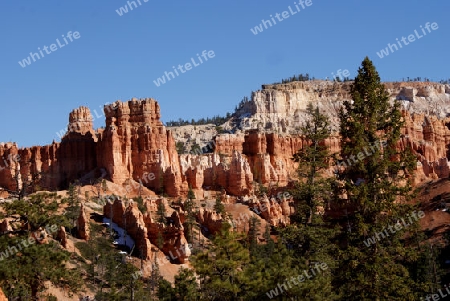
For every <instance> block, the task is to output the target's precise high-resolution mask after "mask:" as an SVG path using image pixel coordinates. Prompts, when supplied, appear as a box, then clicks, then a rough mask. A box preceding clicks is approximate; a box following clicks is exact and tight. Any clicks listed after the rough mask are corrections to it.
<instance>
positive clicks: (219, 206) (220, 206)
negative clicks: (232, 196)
mask: <svg viewBox="0 0 450 301" xmlns="http://www.w3.org/2000/svg"><path fill="white" fill-rule="evenodd" d="M214 210H215V211H216V212H217V213H219V214H220V215H221V216H225V213H226V211H225V205H224V204H223V203H222V196H221V195H220V194H219V193H218V194H217V195H216V203H215V204H214Z"/></svg>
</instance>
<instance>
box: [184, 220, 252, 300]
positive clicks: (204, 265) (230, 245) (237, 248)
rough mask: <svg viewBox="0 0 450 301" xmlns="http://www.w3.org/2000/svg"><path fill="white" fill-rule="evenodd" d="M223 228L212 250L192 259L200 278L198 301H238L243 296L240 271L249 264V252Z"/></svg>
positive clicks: (243, 280)
mask: <svg viewBox="0 0 450 301" xmlns="http://www.w3.org/2000/svg"><path fill="white" fill-rule="evenodd" d="M225 225H228V224H225ZM225 225H224V226H223V227H222V230H221V232H220V233H218V234H217V235H216V236H215V237H214V239H213V246H212V247H211V249H210V250H208V251H205V252H201V253H199V254H197V255H195V256H193V258H192V259H191V260H192V264H193V266H194V268H195V271H196V273H197V275H198V276H199V278H200V290H201V292H202V296H201V298H200V300H239V299H238V297H241V296H242V295H243V294H245V290H244V289H243V287H242V284H243V283H245V282H246V279H244V278H245V274H244V273H243V272H242V270H244V269H245V268H246V266H247V265H248V264H249V262H250V256H249V252H248V250H247V249H245V248H244V247H243V246H242V245H241V244H240V242H239V241H238V239H242V238H239V237H238V236H237V235H236V234H235V233H233V232H230V231H229V229H230V226H229V225H228V226H225Z"/></svg>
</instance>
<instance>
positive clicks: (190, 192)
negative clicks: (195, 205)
mask: <svg viewBox="0 0 450 301" xmlns="http://www.w3.org/2000/svg"><path fill="white" fill-rule="evenodd" d="M187 198H188V199H189V200H195V193H194V191H193V190H192V187H191V186H189V190H188V195H187Z"/></svg>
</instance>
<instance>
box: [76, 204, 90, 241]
mask: <svg viewBox="0 0 450 301" xmlns="http://www.w3.org/2000/svg"><path fill="white" fill-rule="evenodd" d="M77 234H78V237H79V238H81V239H84V240H89V237H90V226H89V218H88V217H87V216H86V210H85V208H84V206H83V205H81V208H80V215H79V216H78V219H77Z"/></svg>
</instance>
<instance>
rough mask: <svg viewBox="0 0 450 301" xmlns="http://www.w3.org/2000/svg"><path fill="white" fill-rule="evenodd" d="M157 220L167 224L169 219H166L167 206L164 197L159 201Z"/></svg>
mask: <svg viewBox="0 0 450 301" xmlns="http://www.w3.org/2000/svg"><path fill="white" fill-rule="evenodd" d="M156 216H157V217H156V221H157V222H158V223H161V224H164V225H167V219H166V206H165V205H164V202H163V199H161V200H160V201H159V202H158V207H157V211H156Z"/></svg>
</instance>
